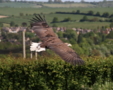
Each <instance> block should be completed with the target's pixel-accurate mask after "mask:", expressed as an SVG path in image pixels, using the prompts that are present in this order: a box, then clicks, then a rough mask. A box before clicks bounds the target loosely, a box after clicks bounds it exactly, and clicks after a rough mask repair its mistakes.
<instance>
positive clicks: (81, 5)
mask: <svg viewBox="0 0 113 90" xmlns="http://www.w3.org/2000/svg"><path fill="white" fill-rule="evenodd" d="M43 6H45V7H52V8H56V7H58V8H59V7H60V8H61V7H62V8H70V7H71V8H72V7H94V5H92V4H85V3H70V4H43Z"/></svg>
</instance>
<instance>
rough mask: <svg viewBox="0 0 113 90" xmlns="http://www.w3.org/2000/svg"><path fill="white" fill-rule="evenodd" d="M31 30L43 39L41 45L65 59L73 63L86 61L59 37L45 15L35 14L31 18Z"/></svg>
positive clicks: (79, 63) (80, 63) (77, 63)
mask: <svg viewBox="0 0 113 90" xmlns="http://www.w3.org/2000/svg"><path fill="white" fill-rule="evenodd" d="M31 30H32V31H33V32H34V33H36V35H37V36H38V37H39V39H40V40H41V41H42V43H41V47H45V48H49V49H50V50H52V51H54V52H55V53H56V54H58V55H59V56H60V57H61V58H62V59H63V60H65V61H66V62H69V63H71V64H73V65H82V64H84V61H83V60H82V59H81V58H80V57H79V56H78V55H77V53H76V52H75V51H74V50H73V49H72V48H70V47H68V46H67V45H66V44H65V43H63V42H62V41H61V40H60V39H59V38H58V36H57V35H56V34H55V33H54V31H53V29H52V27H50V26H49V25H48V24H47V22H46V20H45V16H44V15H40V14H34V17H33V18H32V19H31Z"/></svg>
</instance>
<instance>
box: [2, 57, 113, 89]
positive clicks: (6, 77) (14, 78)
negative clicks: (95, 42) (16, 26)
mask: <svg viewBox="0 0 113 90" xmlns="http://www.w3.org/2000/svg"><path fill="white" fill-rule="evenodd" d="M8 60H9V59H8ZM8 60H5V62H4V61H2V62H1V63H0V90H84V89H83V88H85V87H90V86H92V85H94V84H95V83H96V82H98V83H100V84H104V83H105V81H110V82H113V59H112V58H107V59H106V58H105V59H102V58H101V59H100V58H87V59H86V60H85V61H86V64H85V65H82V66H73V65H70V64H67V63H65V62H64V61H62V60H45V59H43V61H40V60H39V61H38V60H34V61H30V62H27V63H15V62H14V61H11V63H9V62H10V61H8ZM0 61H1V60H0Z"/></svg>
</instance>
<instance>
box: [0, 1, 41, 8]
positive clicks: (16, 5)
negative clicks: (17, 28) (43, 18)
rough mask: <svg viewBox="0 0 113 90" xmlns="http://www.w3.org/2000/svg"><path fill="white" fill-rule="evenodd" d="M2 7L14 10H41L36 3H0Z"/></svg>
mask: <svg viewBox="0 0 113 90" xmlns="http://www.w3.org/2000/svg"><path fill="white" fill-rule="evenodd" d="M0 7H13V8H28V7H31V8H39V7H41V6H40V5H36V4H35V3H32V4H31V3H21V2H5V3H0Z"/></svg>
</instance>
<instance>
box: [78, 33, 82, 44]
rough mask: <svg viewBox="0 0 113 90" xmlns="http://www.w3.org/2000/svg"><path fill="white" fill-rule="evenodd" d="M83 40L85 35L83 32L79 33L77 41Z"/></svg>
mask: <svg viewBox="0 0 113 90" xmlns="http://www.w3.org/2000/svg"><path fill="white" fill-rule="evenodd" d="M82 41H83V35H82V34H79V35H78V40H77V43H81V42H82Z"/></svg>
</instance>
